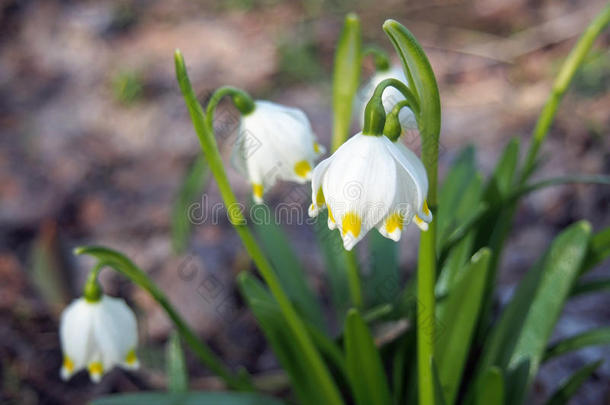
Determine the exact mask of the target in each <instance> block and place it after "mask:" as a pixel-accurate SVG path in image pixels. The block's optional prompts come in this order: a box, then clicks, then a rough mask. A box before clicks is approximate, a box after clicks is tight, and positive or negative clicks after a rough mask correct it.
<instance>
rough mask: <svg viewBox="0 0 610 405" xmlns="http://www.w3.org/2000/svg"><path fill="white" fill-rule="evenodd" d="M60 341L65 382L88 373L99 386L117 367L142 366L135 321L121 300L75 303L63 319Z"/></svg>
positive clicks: (64, 314) (80, 301) (105, 298)
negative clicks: (106, 374) (109, 371)
mask: <svg viewBox="0 0 610 405" xmlns="http://www.w3.org/2000/svg"><path fill="white" fill-rule="evenodd" d="M59 337H60V340H61V348H62V352H63V356H64V360H63V365H62V367H61V377H62V379H64V380H67V379H68V378H70V377H71V376H72V375H73V374H75V373H77V372H78V371H80V370H83V369H87V371H88V372H89V377H90V378H91V380H92V381H94V382H99V381H100V380H101V378H102V375H104V373H106V372H107V371H108V370H110V369H111V368H113V367H114V366H116V365H118V366H121V367H124V368H127V369H137V368H138V366H139V362H138V358H137V357H136V352H135V350H136V345H137V342H138V330H137V322H136V317H135V315H134V313H133V311H132V310H131V309H130V308H129V307H128V306H127V304H125V301H123V300H122V299H119V298H113V297H109V296H107V295H102V296H101V297H100V298H99V299H97V300H89V299H87V298H84V297H83V298H79V299H77V300H75V301H73V302H72V303H71V304H70V305H69V306H68V307H67V308H66V309H65V310H64V312H63V313H62V315H61V321H60V327H59Z"/></svg>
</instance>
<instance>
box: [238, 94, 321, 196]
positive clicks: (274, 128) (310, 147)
mask: <svg viewBox="0 0 610 405" xmlns="http://www.w3.org/2000/svg"><path fill="white" fill-rule="evenodd" d="M324 151H325V150H324V148H323V147H322V146H321V145H320V144H318V142H317V141H316V138H315V135H314V133H313V131H312V129H311V125H310V124H309V120H308V119H307V117H306V116H305V114H304V113H303V111H301V110H299V109H297V108H290V107H285V106H282V105H279V104H275V103H271V102H269V101H256V102H255V109H254V111H252V112H251V113H249V114H246V115H244V116H243V117H242V119H241V123H240V129H239V134H238V138H237V141H236V143H235V146H234V148H233V153H232V156H231V161H232V163H233V166H235V168H236V169H237V170H238V171H240V172H241V173H242V174H243V175H244V176H246V177H248V179H249V180H250V183H252V194H253V197H254V201H255V202H256V203H257V204H261V203H262V202H263V193H264V192H265V191H266V190H267V189H269V188H270V187H272V186H273V185H274V184H275V182H276V181H277V180H278V179H280V180H288V181H295V182H297V183H305V182H306V181H308V180H309V179H310V178H311V171H312V168H313V166H314V160H315V159H316V158H317V157H318V156H319V155H321V154H322V153H324Z"/></svg>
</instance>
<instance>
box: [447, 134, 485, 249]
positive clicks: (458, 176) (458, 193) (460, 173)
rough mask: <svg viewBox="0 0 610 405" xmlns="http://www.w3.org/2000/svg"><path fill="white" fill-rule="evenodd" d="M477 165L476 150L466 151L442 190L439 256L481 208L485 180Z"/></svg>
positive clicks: (453, 168) (471, 148)
mask: <svg viewBox="0 0 610 405" xmlns="http://www.w3.org/2000/svg"><path fill="white" fill-rule="evenodd" d="M475 163H476V157H475V149H474V147H473V146H468V147H466V148H464V149H462V151H461V152H460V154H459V155H458V157H457V158H456V160H455V161H454V162H453V164H452V165H451V168H450V169H449V172H448V173H447V176H446V177H445V180H444V181H443V184H442V186H441V187H440V190H439V206H438V210H437V212H436V215H435V220H436V221H437V222H436V226H437V250H438V251H439V252H440V251H442V246H443V245H444V243H445V241H446V239H447V238H448V236H449V234H450V233H451V232H453V231H454V230H455V228H456V227H457V226H458V224H459V223H461V222H463V221H464V218H465V217H466V216H468V214H469V213H471V212H473V211H475V208H476V207H477V205H478V202H479V200H480V195H481V183H482V179H481V177H480V175H479V174H478V173H477V171H476V167H475ZM476 183H478V187H477V185H476Z"/></svg>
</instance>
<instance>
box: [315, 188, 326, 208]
mask: <svg viewBox="0 0 610 405" xmlns="http://www.w3.org/2000/svg"><path fill="white" fill-rule="evenodd" d="M325 202H326V200H325V199H324V192H323V191H322V187H320V188H319V189H318V192H317V193H316V205H317V206H318V207H320V206H322V205H323V204H324V203H325Z"/></svg>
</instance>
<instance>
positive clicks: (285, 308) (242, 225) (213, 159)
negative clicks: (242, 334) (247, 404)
mask: <svg viewBox="0 0 610 405" xmlns="http://www.w3.org/2000/svg"><path fill="white" fill-rule="evenodd" d="M174 59H175V64H176V77H177V79H178V82H179V83H180V88H181V90H182V94H183V96H184V99H185V102H186V105H187V108H188V110H189V112H190V115H191V119H192V121H193V126H194V127H195V131H196V132H197V136H198V137H199V141H200V143H201V148H202V150H203V153H204V154H205V156H206V159H207V160H208V163H209V166H210V170H211V171H212V174H213V175H214V178H215V179H216V181H217V183H218V188H219V189H220V192H221V195H222V198H223V200H224V203H225V205H226V206H227V211H228V213H229V216H230V219H231V222H232V224H233V226H234V227H235V230H236V231H237V234H238V235H239V237H240V238H241V240H242V243H243V244H244V246H245V248H246V250H247V252H248V254H249V255H250V257H251V258H252V260H253V261H254V263H255V264H256V267H257V268H258V271H259V273H260V274H261V276H262V277H263V279H264V280H265V282H266V283H267V285H268V286H269V290H270V291H271V294H272V295H273V297H274V298H275V299H276V301H277V303H278V305H279V307H280V309H281V311H282V314H283V316H284V318H285V320H286V322H287V324H288V327H290V328H291V329H292V332H293V333H294V334H295V336H296V337H297V342H296V343H297V344H298V345H299V346H300V349H301V350H302V351H303V352H304V353H303V354H304V355H305V357H306V358H308V359H309V360H310V364H309V366H310V367H311V372H312V373H313V374H314V375H316V376H318V377H319V383H320V386H319V387H318V388H319V389H320V390H322V391H324V392H325V396H326V399H327V401H328V403H329V404H341V403H342V401H341V397H340V395H339V391H338V389H337V387H336V386H335V384H334V382H333V381H332V379H331V376H330V373H329V371H328V369H327V367H326V366H325V364H324V363H323V361H322V358H321V356H320V353H319V352H318V350H317V349H316V348H315V346H314V345H313V342H312V340H311V337H310V336H309V334H308V332H307V329H306V327H305V325H304V323H303V322H302V321H301V319H300V318H299V316H298V314H297V312H296V310H295V309H294V306H293V305H292V303H291V302H290V299H289V298H288V296H287V295H286V293H285V292H284V290H283V289H282V286H281V284H280V281H279V279H278V277H277V275H276V274H275V272H274V270H273V268H272V267H271V264H270V263H269V261H268V260H267V258H266V257H265V255H264V253H263V251H262V249H261V248H260V246H259V245H258V243H257V242H256V240H255V239H254V236H253V235H252V233H251V232H250V230H249V229H248V227H247V226H246V221H245V218H244V217H243V214H242V212H241V210H240V209H234V208H235V207H240V206H239V205H238V203H237V199H236V198H235V194H233V191H232V190H231V187H230V185H229V180H228V178H227V175H226V172H225V170H224V166H223V164H222V159H221V157H220V152H219V151H218V146H217V144H216V140H215V137H214V131H213V128H212V120H213V115H214V110H215V108H216V106H217V104H218V102H219V101H220V98H221V97H222V96H225V95H236V94H239V95H245V93H243V92H241V91H240V90H237V89H234V88H230V87H223V88H221V89H220V90H218V91H217V92H216V93H215V94H214V95H213V96H212V100H211V101H210V103H209V105H208V108H207V114H206V116H205V117H204V115H203V111H202V109H201V106H200V104H199V102H198V101H197V98H196V97H195V93H194V92H193V89H192V87H191V84H190V82H189V79H188V75H187V73H186V68H185V66H184V59H183V57H182V54H181V53H180V51H176V53H175V58H174ZM204 119H205V121H204Z"/></svg>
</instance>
